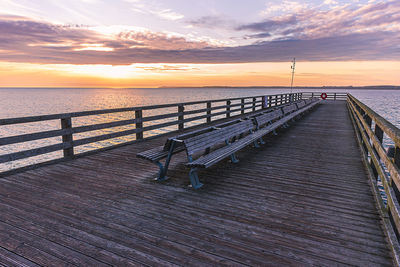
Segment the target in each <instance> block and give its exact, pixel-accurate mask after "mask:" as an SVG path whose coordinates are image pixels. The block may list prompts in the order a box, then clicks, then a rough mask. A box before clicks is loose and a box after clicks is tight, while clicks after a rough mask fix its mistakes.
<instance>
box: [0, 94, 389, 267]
mask: <svg viewBox="0 0 400 267" xmlns="http://www.w3.org/2000/svg"><path fill="white" fill-rule="evenodd" d="M165 138H166V137H164V138H157V139H154V140H149V141H145V142H142V143H137V144H134V145H130V146H125V147H121V148H117V149H113V150H110V151H106V152H102V153H98V154H95V155H91V156H87V157H84V158H79V159H76V160H73V161H68V162H64V163H60V164H55V165H50V166H46V167H42V168H39V169H36V170H31V171H27V172H24V173H20V174H16V175H13V176H8V177H5V178H2V179H0V182H1V184H2V186H1V187H0V214H1V215H2V216H1V218H0V229H1V231H0V232H1V233H2V234H1V235H2V236H1V238H0V258H3V257H4V258H5V257H8V258H9V259H10V261H11V260H13V261H15V262H21V264H22V263H24V264H27V265H28V266H29V265H31V264H32V265H33V264H34V263H37V264H41V265H46V264H47V265H48V264H51V265H54V264H55V263H56V264H57V263H58V264H70V265H81V266H89V265H93V266H101V265H153V266H154V265H171V266H173V265H186V266H187V265H206V264H207V265H253V266H255V265H258V266H260V265H264V266H265V265H267V266H283V265H287V266H301V265H311V264H317V265H358V266H366V265H368V266H371V265H376V266H391V265H392V262H391V256H390V253H389V249H388V248H387V245H386V241H385V239H384V235H383V233H382V230H381V228H380V218H379V215H378V212H377V210H376V208H375V204H374V200H373V197H372V193H371V190H370V188H369V185H368V182H367V177H366V173H365V170H364V168H363V166H362V162H361V158H360V152H359V149H358V147H357V143H356V140H355V137H354V132H353V129H352V126H351V122H350V119H349V117H348V113H347V109H346V107H345V102H335V104H324V105H320V106H319V107H317V108H316V110H315V111H313V112H311V113H309V114H307V115H306V116H305V117H303V118H302V119H301V120H299V121H297V122H295V123H292V125H291V127H290V128H288V129H286V130H281V131H279V135H278V136H270V137H268V138H266V139H265V141H266V142H267V144H266V145H263V146H262V147H261V148H250V147H249V148H247V149H245V150H243V151H241V152H239V153H238V157H239V159H240V160H241V161H240V162H239V163H238V164H231V163H229V162H228V161H226V162H223V163H221V164H217V165H215V166H213V167H211V168H210V169H207V170H204V171H200V180H202V181H203V182H204V183H205V186H204V188H203V189H201V190H199V191H192V190H188V189H187V187H186V186H187V184H188V178H187V173H188V170H187V168H186V167H185V166H184V161H185V155H184V154H183V153H181V154H179V155H176V156H175V157H174V158H173V161H172V162H171V167H170V171H169V174H168V176H169V177H170V180H168V181H167V182H165V183H163V184H159V183H155V182H152V181H151V179H152V178H153V177H155V175H156V172H157V168H156V167H155V165H153V164H150V163H148V162H146V161H144V160H141V159H137V158H136V157H135V155H136V153H137V152H140V151H143V150H146V149H150V148H152V147H154V146H156V145H162V144H163V142H164V140H165ZM3 255H4V256H3ZM18 259H20V261H18ZM0 263H1V261H0Z"/></svg>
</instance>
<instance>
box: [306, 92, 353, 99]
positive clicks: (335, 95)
mask: <svg viewBox="0 0 400 267" xmlns="http://www.w3.org/2000/svg"><path fill="white" fill-rule="evenodd" d="M324 94H325V95H324ZM303 97H304V98H311V97H316V98H319V99H324V97H326V98H325V99H326V100H347V93H343V92H337V93H336V92H303Z"/></svg>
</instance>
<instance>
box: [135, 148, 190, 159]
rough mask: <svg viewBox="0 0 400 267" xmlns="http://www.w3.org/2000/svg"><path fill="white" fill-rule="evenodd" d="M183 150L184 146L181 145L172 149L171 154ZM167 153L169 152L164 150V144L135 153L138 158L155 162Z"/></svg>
mask: <svg viewBox="0 0 400 267" xmlns="http://www.w3.org/2000/svg"><path fill="white" fill-rule="evenodd" d="M183 150H185V148H184V147H183V146H181V147H177V148H175V149H174V152H173V154H175V153H179V152H181V151H183ZM168 153H169V151H165V150H164V146H159V147H155V148H152V149H149V150H146V151H143V152H140V153H138V154H136V156H137V157H138V158H142V159H147V160H149V161H151V162H157V161H159V160H161V159H163V158H166V157H167V156H168Z"/></svg>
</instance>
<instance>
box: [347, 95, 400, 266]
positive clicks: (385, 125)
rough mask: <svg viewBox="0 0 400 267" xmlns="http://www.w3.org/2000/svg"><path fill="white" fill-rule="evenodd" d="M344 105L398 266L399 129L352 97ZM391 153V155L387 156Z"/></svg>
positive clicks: (399, 198) (399, 253)
mask: <svg viewBox="0 0 400 267" xmlns="http://www.w3.org/2000/svg"><path fill="white" fill-rule="evenodd" d="M347 106H348V109H349V111H350V115H351V118H352V120H353V124H354V126H355V130H356V136H357V139H358V141H359V143H360V147H361V150H362V153H363V159H364V162H365V164H366V165H367V167H368V170H369V172H370V176H371V177H372V181H371V182H372V185H373V188H374V192H375V194H374V195H375V198H376V200H377V203H378V206H379V208H380V212H381V215H382V218H383V219H384V222H385V223H384V227H385V231H386V232H387V234H388V239H389V241H390V245H391V247H392V250H393V253H394V255H395V261H396V262H397V266H399V264H400V258H399V255H400V246H399V241H400V202H399V200H400V129H398V128H397V127H395V126H394V125H393V124H392V123H390V122H388V121H387V120H386V119H384V118H382V117H381V116H380V115H379V114H377V113H376V112H375V111H373V110H372V109H371V108H369V107H368V106H367V105H365V104H363V103H362V102H361V101H359V100H358V99H356V98H355V97H354V96H352V95H350V94H349V95H348V100H347ZM384 137H386V138H388V140H390V141H389V142H388V143H389V149H385V147H384V144H383V143H384V142H383V140H384ZM388 151H391V153H388ZM379 183H382V186H383V188H384V191H385V194H384V195H385V196H386V199H387V200H385V199H384V198H382V194H381V193H380V192H379V187H378V186H379Z"/></svg>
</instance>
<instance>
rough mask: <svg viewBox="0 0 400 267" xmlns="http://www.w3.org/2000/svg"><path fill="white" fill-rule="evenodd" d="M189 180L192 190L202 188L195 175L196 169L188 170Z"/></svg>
mask: <svg viewBox="0 0 400 267" xmlns="http://www.w3.org/2000/svg"><path fill="white" fill-rule="evenodd" d="M189 180H190V183H191V186H192V187H193V189H199V188H201V187H202V186H203V184H202V183H200V180H199V176H198V175H197V168H191V169H190V171H189Z"/></svg>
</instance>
